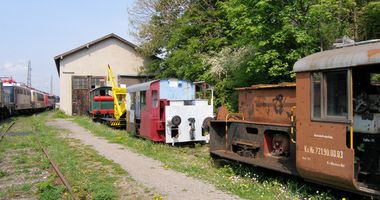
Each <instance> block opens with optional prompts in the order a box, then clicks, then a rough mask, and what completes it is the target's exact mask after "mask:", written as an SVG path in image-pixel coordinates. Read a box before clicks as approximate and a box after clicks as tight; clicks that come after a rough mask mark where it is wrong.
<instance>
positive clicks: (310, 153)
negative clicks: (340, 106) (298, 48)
mask: <svg viewBox="0 0 380 200" xmlns="http://www.w3.org/2000/svg"><path fill="white" fill-rule="evenodd" d="M310 78H311V75H310V73H308V72H305V73H298V74H297V94H304V95H298V98H297V111H296V116H297V123H296V130H297V155H296V163H297V164H296V166H297V170H298V172H299V173H300V175H301V176H302V177H303V178H306V179H309V180H314V181H317V182H320V183H324V184H329V185H332V186H335V187H339V188H343V189H349V190H354V189H355V184H354V151H353V150H352V149H350V148H349V147H347V144H346V136H347V135H346V134H347V129H348V127H349V126H350V124H345V123H336V122H328V121H326V122H324V121H313V120H311V111H310V106H311V99H310V96H311V95H310V87H311V86H310V85H311V80H310Z"/></svg>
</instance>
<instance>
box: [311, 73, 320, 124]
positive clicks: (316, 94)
mask: <svg viewBox="0 0 380 200" xmlns="http://www.w3.org/2000/svg"><path fill="white" fill-rule="evenodd" d="M321 77H322V75H321V73H320V72H315V73H313V74H312V76H311V78H312V94H313V95H312V105H313V106H312V113H313V118H314V119H321V87H322V86H321Z"/></svg>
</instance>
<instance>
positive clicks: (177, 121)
mask: <svg viewBox="0 0 380 200" xmlns="http://www.w3.org/2000/svg"><path fill="white" fill-rule="evenodd" d="M181 121H182V120H181V117H180V116H178V115H175V116H174V117H173V118H172V120H171V122H172V124H173V125H174V126H179V125H180V124H181Z"/></svg>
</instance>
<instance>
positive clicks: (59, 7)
mask: <svg viewBox="0 0 380 200" xmlns="http://www.w3.org/2000/svg"><path fill="white" fill-rule="evenodd" d="M133 3H134V0H107V1H106V0H60V1H58V0H49V1H48V0H34V1H31V0H2V1H1V3H0V77H3V76H12V77H14V78H15V79H16V80H17V81H19V82H25V83H26V80H27V78H26V77H27V63H28V60H31V62H32V86H33V87H35V88H37V89H40V90H43V91H47V92H49V91H50V77H51V76H53V79H54V82H53V85H54V90H53V91H54V93H55V94H58V95H59V78H58V74H57V71H56V67H55V63H54V60H53V57H54V56H56V55H58V54H60V53H63V52H66V51H68V50H70V49H73V48H76V47H78V46H80V45H82V44H85V43H87V42H90V41H92V40H94V39H97V38H99V37H102V36H104V35H107V34H109V33H111V32H113V33H116V34H117V35H119V36H121V37H123V38H125V39H127V40H130V41H132V42H134V40H133V37H132V36H130V34H129V32H130V29H129V27H128V25H129V22H128V20H129V19H128V13H127V8H128V7H131V6H132V5H133Z"/></svg>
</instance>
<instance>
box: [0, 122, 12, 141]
mask: <svg viewBox="0 0 380 200" xmlns="http://www.w3.org/2000/svg"><path fill="white" fill-rule="evenodd" d="M15 123H16V122H15V121H13V122H12V123H11V125H9V126H8V128H7V129H5V131H4V133H3V134H1V136H0V142H1V141H2V140H3V138H4V137H5V134H6V133H7V132H8V131H9V129H11V128H12V126H13V125H14V124H15Z"/></svg>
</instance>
